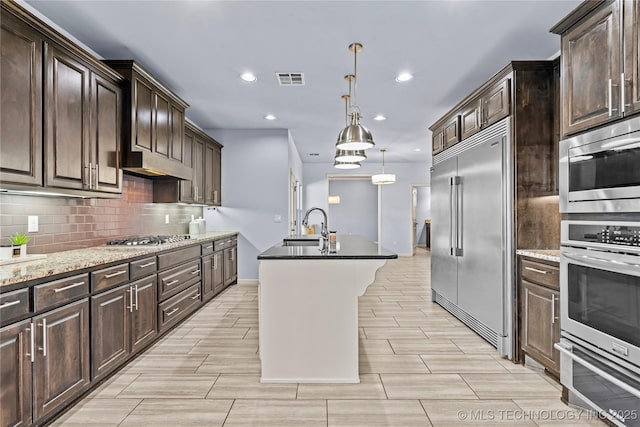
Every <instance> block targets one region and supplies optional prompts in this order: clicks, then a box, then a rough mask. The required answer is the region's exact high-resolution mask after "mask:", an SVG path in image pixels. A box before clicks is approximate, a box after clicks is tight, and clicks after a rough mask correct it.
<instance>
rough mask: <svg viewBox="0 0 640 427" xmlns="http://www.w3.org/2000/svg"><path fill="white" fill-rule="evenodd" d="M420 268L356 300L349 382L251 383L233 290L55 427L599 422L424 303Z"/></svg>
mask: <svg viewBox="0 0 640 427" xmlns="http://www.w3.org/2000/svg"><path fill="white" fill-rule="evenodd" d="M429 261H430V260H429V252H428V251H426V250H424V249H418V252H417V254H416V255H415V256H413V257H400V258H399V259H397V260H390V261H388V262H387V264H386V265H385V266H384V267H383V268H381V269H380V270H379V271H378V273H377V275H376V281H375V282H374V283H373V284H372V285H371V286H369V288H368V289H367V292H366V293H365V295H364V296H362V297H361V298H360V301H359V307H360V313H359V314H360V330H359V336H360V379H361V382H360V384H260V359H259V357H258V294H257V287H256V286H254V285H236V286H232V287H230V288H228V289H226V290H225V291H224V292H223V293H222V294H221V295H219V296H217V297H216V298H215V299H214V300H213V301H211V302H210V303H209V304H207V305H206V306H205V307H203V308H202V309H201V310H200V311H198V312H197V313H194V314H193V315H192V316H191V317H190V318H189V319H188V320H187V321H185V322H184V323H183V324H182V325H180V326H179V327H178V328H176V329H175V330H173V331H171V332H170V333H169V334H167V335H166V336H165V337H163V338H162V339H161V340H160V341H159V342H157V343H156V344H155V345H153V346H152V347H151V348H150V349H148V350H147V351H146V352H145V353H144V354H143V355H141V356H140V357H138V358H137V359H136V360H134V361H133V362H131V363H130V364H129V365H128V366H126V367H124V368H123V369H121V370H120V372H118V373H117V374H116V375H114V376H113V377H112V378H110V379H109V380H107V381H106V382H105V383H104V384H102V385H101V386H100V387H99V388H97V389H96V390H94V391H93V392H91V393H90V394H88V395H87V397H85V398H84V399H83V400H82V401H80V402H79V403H78V404H77V405H76V406H74V407H73V408H71V409H70V410H69V411H68V412H67V413H65V414H63V415H62V416H61V417H60V418H58V419H57V420H56V421H55V422H54V425H56V426H81V425H82V426H92V427H95V426H183V425H184V426H211V427H215V426H227V427H228V426H256V427H261V426H363V427H365V426H366V427H370V426H393V427H405V426H431V425H433V426H455V425H461V426H472V425H479V424H483V425H489V426H490V425H498V424H500V425H528V426H536V425H538V426H569V425H601V426H603V425H604V424H603V423H601V422H600V421H598V420H597V419H593V418H588V414H586V413H581V412H580V411H577V410H573V409H571V408H569V407H567V406H566V405H564V404H563V403H562V402H561V401H560V387H559V385H558V384H557V383H556V382H555V381H553V380H552V379H550V378H548V377H546V376H545V375H544V374H542V373H540V372H538V371H534V370H531V369H529V368H528V367H523V366H521V365H517V364H513V363H512V362H510V361H508V360H504V359H502V358H501V357H500V356H499V355H498V354H497V352H496V350H495V349H494V348H493V347H491V345H489V344H487V343H486V342H485V341H484V340H482V339H481V338H480V337H479V336H478V335H476V334H475V333H474V332H473V331H471V330H470V329H468V328H467V327H466V326H465V325H463V324H462V323H461V322H460V321H458V320H457V319H456V318H454V317H453V316H451V315H450V314H449V313H448V312H446V311H445V310H444V309H442V308H441V307H440V306H438V305H437V304H434V303H432V302H431V298H430V294H431V293H430V286H429V276H430V272H429V267H430V262H429Z"/></svg>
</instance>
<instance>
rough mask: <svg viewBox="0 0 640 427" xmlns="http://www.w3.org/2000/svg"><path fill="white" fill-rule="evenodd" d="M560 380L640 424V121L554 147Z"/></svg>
mask: <svg viewBox="0 0 640 427" xmlns="http://www.w3.org/2000/svg"><path fill="white" fill-rule="evenodd" d="M560 210H561V212H562V214H563V220H562V225H561V248H560V299H561V304H560V314H561V329H562V332H561V336H562V339H561V342H560V343H559V344H557V345H556V348H557V349H558V350H559V351H560V353H561V362H560V363H561V365H560V370H561V372H560V380H561V382H562V384H563V385H564V386H565V387H567V388H568V389H569V391H570V401H573V403H577V404H579V405H585V406H589V407H591V408H592V409H594V410H598V411H600V412H601V414H602V415H604V416H607V418H609V420H611V422H613V423H614V424H616V425H620V426H640V118H633V119H630V120H627V121H625V122H622V123H617V124H614V125H611V126H607V127H604V128H600V129H597V130H594V131H591V132H589V133H585V134H582V135H578V136H575V137H572V138H569V139H566V140H563V141H561V142H560Z"/></svg>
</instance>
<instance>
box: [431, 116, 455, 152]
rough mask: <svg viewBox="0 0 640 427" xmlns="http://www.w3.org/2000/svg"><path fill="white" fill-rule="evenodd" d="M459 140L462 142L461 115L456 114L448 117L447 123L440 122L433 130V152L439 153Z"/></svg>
mask: <svg viewBox="0 0 640 427" xmlns="http://www.w3.org/2000/svg"><path fill="white" fill-rule="evenodd" d="M434 126H435V125H434ZM458 142H460V115H458V114H456V115H454V116H453V117H448V118H447V121H446V122H445V123H442V124H439V125H438V128H437V129H436V130H434V131H433V136H432V152H433V154H437V153H439V152H440V151H442V150H445V149H447V148H449V147H451V146H453V145H455V144H457V143H458Z"/></svg>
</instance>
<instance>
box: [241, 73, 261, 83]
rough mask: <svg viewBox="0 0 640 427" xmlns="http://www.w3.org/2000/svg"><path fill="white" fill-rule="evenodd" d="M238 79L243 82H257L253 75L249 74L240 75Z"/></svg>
mask: <svg viewBox="0 0 640 427" xmlns="http://www.w3.org/2000/svg"><path fill="white" fill-rule="evenodd" d="M240 78H241V79H242V80H244V81H245V82H255V81H256V80H258V78H257V77H256V75H255V74H253V73H249V72H247V73H242V74H240Z"/></svg>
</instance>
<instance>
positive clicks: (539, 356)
mask: <svg viewBox="0 0 640 427" xmlns="http://www.w3.org/2000/svg"><path fill="white" fill-rule="evenodd" d="M521 284H522V349H523V350H524V351H525V352H526V353H528V354H529V355H531V357H533V358H534V359H535V360H537V361H539V362H540V363H542V364H543V365H545V367H547V368H548V369H550V370H551V371H554V372H555V373H556V374H558V373H559V372H560V357H559V354H558V351H557V350H556V349H554V348H553V344H554V343H556V342H558V340H559V335H560V324H559V322H558V316H559V312H558V306H559V304H558V296H559V293H558V292H557V291H554V290H552V289H548V288H545V287H543V286H539V285H536V284H534V283H531V282H529V281H527V280H522V281H521Z"/></svg>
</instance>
